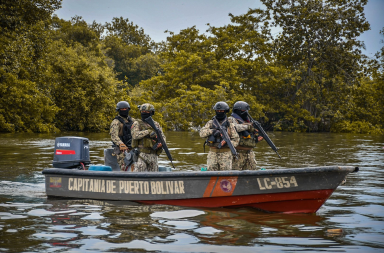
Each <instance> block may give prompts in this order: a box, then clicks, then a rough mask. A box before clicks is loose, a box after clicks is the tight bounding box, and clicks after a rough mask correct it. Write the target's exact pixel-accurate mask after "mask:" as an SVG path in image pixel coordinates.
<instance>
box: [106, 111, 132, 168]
mask: <svg viewBox="0 0 384 253" xmlns="http://www.w3.org/2000/svg"><path fill="white" fill-rule="evenodd" d="M118 117H120V118H122V119H123V120H124V122H128V119H127V118H123V117H121V116H120V115H119V116H118ZM129 118H130V119H131V120H132V121H133V122H135V121H136V120H135V119H134V118H132V117H129ZM122 132H123V129H122V123H121V122H120V121H119V120H118V119H114V120H112V123H111V126H110V129H109V134H110V135H111V140H112V142H113V143H114V144H115V145H116V146H117V147H118V146H119V145H120V144H122V143H123V142H122V141H121V139H120V137H119V136H121V135H122ZM124 157H125V153H124V152H120V153H119V154H118V155H116V158H117V163H118V164H119V167H120V170H122V171H125V163H124Z"/></svg>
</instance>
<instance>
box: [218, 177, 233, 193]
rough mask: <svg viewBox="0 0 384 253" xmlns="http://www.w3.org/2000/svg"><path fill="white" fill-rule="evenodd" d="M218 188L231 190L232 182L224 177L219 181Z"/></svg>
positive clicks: (226, 190) (225, 190)
mask: <svg viewBox="0 0 384 253" xmlns="http://www.w3.org/2000/svg"><path fill="white" fill-rule="evenodd" d="M220 188H221V190H223V191H224V192H230V191H231V190H232V184H231V182H229V181H228V180H226V179H224V180H221V181H220Z"/></svg>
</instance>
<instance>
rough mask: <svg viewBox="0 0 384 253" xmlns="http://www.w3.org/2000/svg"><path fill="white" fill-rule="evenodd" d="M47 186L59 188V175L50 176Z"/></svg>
mask: <svg viewBox="0 0 384 253" xmlns="http://www.w3.org/2000/svg"><path fill="white" fill-rule="evenodd" d="M49 187H51V188H60V187H61V177H51V178H49Z"/></svg>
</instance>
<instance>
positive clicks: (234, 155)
mask: <svg viewBox="0 0 384 253" xmlns="http://www.w3.org/2000/svg"><path fill="white" fill-rule="evenodd" d="M212 120H213V125H214V126H216V127H217V128H218V130H219V131H220V133H221V136H222V137H223V139H224V141H225V142H226V143H227V144H228V147H229V149H230V150H231V153H232V155H233V157H235V158H236V159H237V158H238V155H237V152H236V149H235V147H234V146H233V144H232V142H231V139H230V138H229V135H228V133H227V129H226V128H225V127H223V126H222V125H221V124H220V123H219V122H218V121H217V119H216V117H213V119H212ZM221 147H222V145H221V143H220V144H219V146H218V147H217V148H221Z"/></svg>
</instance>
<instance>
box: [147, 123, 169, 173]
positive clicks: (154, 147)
mask: <svg viewBox="0 0 384 253" xmlns="http://www.w3.org/2000/svg"><path fill="white" fill-rule="evenodd" d="M144 121H145V122H147V123H148V124H149V125H150V126H151V127H152V128H153V130H155V132H156V135H157V141H158V142H160V143H161V145H163V149H164V151H165V153H166V154H167V157H168V159H169V160H170V161H171V163H172V166H173V168H174V169H175V165H173V161H172V156H171V153H170V152H169V149H168V147H167V143H165V141H164V138H163V135H162V134H161V131H160V129H158V128H157V127H156V125H155V122H154V121H153V119H152V117H151V116H149V117H148V118H146V119H145V120H144ZM157 145H158V143H156V144H155V145H154V146H153V147H152V149H154V150H155V149H156V148H157Z"/></svg>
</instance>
